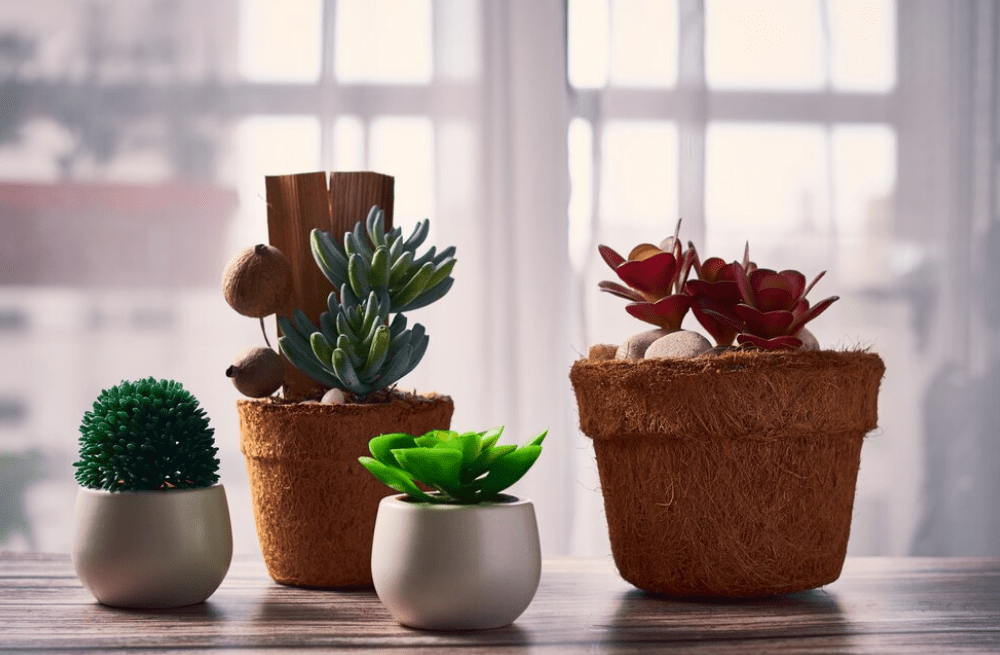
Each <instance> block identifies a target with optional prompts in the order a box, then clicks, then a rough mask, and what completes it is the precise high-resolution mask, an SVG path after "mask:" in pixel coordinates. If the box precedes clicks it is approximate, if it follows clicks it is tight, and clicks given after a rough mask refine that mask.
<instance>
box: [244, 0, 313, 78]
mask: <svg viewBox="0 0 1000 655" xmlns="http://www.w3.org/2000/svg"><path fill="white" fill-rule="evenodd" d="M240 7H241V14H240V72H241V73H242V74H243V76H244V77H245V78H246V79H248V80H250V81H252V82H298V83H303V84H311V83H315V82H316V81H318V80H319V77H320V71H321V69H322V56H321V53H322V45H321V43H322V32H323V5H322V0H241V5H240Z"/></svg>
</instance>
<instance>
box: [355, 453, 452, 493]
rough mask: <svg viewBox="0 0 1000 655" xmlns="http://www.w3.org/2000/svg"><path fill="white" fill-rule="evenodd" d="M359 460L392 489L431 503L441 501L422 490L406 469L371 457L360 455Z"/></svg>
mask: <svg viewBox="0 0 1000 655" xmlns="http://www.w3.org/2000/svg"><path fill="white" fill-rule="evenodd" d="M358 461H359V462H361V465H362V466H364V467H365V468H366V469H368V471H369V472H371V474H372V475H374V476H375V477H376V478H378V479H379V480H380V481H382V483H383V484H385V485H386V486H388V487H389V488H391V489H395V490H396V491H398V492H400V493H404V494H406V495H407V496H410V497H411V498H416V499H417V500H423V501H425V502H430V503H433V502H441V500H440V499H435V498H434V497H432V496H429V495H427V494H426V493H424V492H423V491H421V489H420V487H418V486H417V485H416V483H414V482H413V478H411V477H410V476H409V475H407V473H406V472H405V471H401V470H399V469H397V468H393V467H392V466H386V465H385V464H383V463H382V462H379V461H378V460H374V459H372V458H371V457H359V458H358Z"/></svg>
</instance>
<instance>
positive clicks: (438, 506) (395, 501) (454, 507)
mask: <svg viewBox="0 0 1000 655" xmlns="http://www.w3.org/2000/svg"><path fill="white" fill-rule="evenodd" d="M500 496H501V498H510V499H511V500H501V501H487V502H483V503H429V502H427V501H425V500H413V499H410V498H409V496H407V495H406V494H393V495H392V496H386V497H385V498H383V499H382V504H392V505H397V506H402V507H413V508H415V509H420V510H423V511H435V512H457V511H469V510H472V509H479V510H484V511H485V510H491V509H492V510H502V509H504V508H507V507H523V506H525V505H534V503H532V502H531V499H530V498H527V497H525V496H515V495H513V494H500Z"/></svg>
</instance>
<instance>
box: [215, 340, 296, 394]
mask: <svg viewBox="0 0 1000 655" xmlns="http://www.w3.org/2000/svg"><path fill="white" fill-rule="evenodd" d="M226 377H227V378H232V380H233V386H235V387H236V389H237V391H239V392H240V393H241V394H243V395H244V396H248V397H250V398H266V397H267V396H270V395H271V394H273V393H274V392H275V391H277V390H278V389H279V388H280V387H281V384H282V383H283V382H284V379H285V364H284V362H282V361H281V356H280V355H279V354H278V353H276V352H274V351H273V350H271V349H270V348H251V349H249V350H247V351H246V352H245V353H243V354H242V355H240V356H239V358H238V359H237V360H236V361H235V362H233V364H232V366H230V367H229V368H227V369H226Z"/></svg>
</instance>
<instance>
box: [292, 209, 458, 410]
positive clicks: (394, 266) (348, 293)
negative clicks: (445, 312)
mask: <svg viewBox="0 0 1000 655" xmlns="http://www.w3.org/2000/svg"><path fill="white" fill-rule="evenodd" d="M429 228H430V222H429V221H428V220H427V219H424V220H423V221H421V222H420V223H418V224H417V226H416V228H414V230H413V233H412V234H411V235H410V236H409V238H407V239H404V238H403V233H402V230H401V229H400V228H398V227H397V228H393V229H392V230H389V231H388V232H386V230H385V213H384V212H383V211H382V210H381V209H379V208H378V207H377V206H374V207H372V209H371V211H370V212H369V213H368V218H367V220H366V221H364V222H363V223H362V222H361V221H358V223H357V224H356V225H355V226H354V230H353V231H351V232H347V233H346V234H345V235H344V240H343V245H341V244H339V243H337V242H336V241H335V240H334V239H333V237H332V236H331V235H330V234H329V233H328V232H323V231H321V230H313V231H312V233H311V234H310V246H311V249H312V253H313V258H314V259H315V260H316V264H317V266H319V268H320V270H322V271H323V275H325V276H326V278H327V279H328V280H330V283H331V284H333V286H334V289H336V290H337V292H331V293H330V295H329V296H328V298H327V307H328V310H329V311H326V312H324V313H323V314H322V315H321V316H320V318H319V322H320V324H319V326H316V325H315V324H313V323H312V322H311V321H310V320H309V318H308V317H307V316H306V315H305V313H304V312H302V311H300V310H296V311H295V312H294V314H293V317H292V319H291V320H290V319H288V318H286V317H283V316H279V317H278V325H279V327H280V328H281V335H282V336H281V338H280V339H279V340H278V343H279V345H280V348H281V351H282V352H283V353H284V354H285V356H286V357H288V360H289V361H290V362H291V363H292V364H294V365H295V367H296V368H298V369H299V370H300V371H302V372H303V373H305V374H306V375H308V376H309V377H311V378H313V379H314V380H316V381H317V382H319V383H321V384H323V385H326V386H328V387H335V388H337V389H342V390H344V391H350V392H352V393H354V394H355V395H357V396H358V397H359V398H364V397H365V396H367V395H368V394H370V393H372V392H373V391H376V390H378V389H383V388H386V387H388V386H389V385H391V384H394V383H395V382H396V381H398V380H399V379H400V378H402V377H403V376H404V375H406V374H407V373H409V372H410V371H412V370H413V369H414V367H416V365H417V364H418V363H419V362H420V360H421V359H422V358H423V356H424V353H425V352H426V350H427V343H428V337H427V334H426V331H425V330H424V327H423V326H422V325H420V324H419V323H418V324H414V326H413V327H412V328H407V319H406V316H404V314H403V312H406V311H410V310H413V309H419V308H420V307H425V306H426V305H429V304H431V303H432V302H434V301H436V300H439V299H441V298H442V297H444V295H445V294H446V293H448V291H449V289H451V286H452V284H453V283H454V279H453V278H452V277H451V271H452V269H453V268H454V267H455V258H454V254H455V248H454V247H449V248H445V249H444V250H442V251H441V252H440V253H439V252H437V249H436V248H434V247H433V246H432V247H431V248H430V249H428V250H427V251H426V252H425V253H423V254H422V255H419V256H418V255H417V248H419V247H420V246H421V245H422V244H423V242H424V241H425V240H426V238H427V232H428V230H429ZM390 316H392V320H391V321H390Z"/></svg>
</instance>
